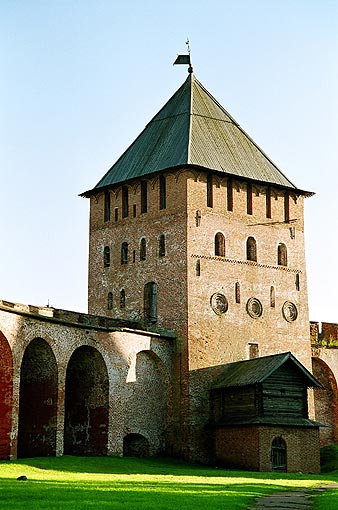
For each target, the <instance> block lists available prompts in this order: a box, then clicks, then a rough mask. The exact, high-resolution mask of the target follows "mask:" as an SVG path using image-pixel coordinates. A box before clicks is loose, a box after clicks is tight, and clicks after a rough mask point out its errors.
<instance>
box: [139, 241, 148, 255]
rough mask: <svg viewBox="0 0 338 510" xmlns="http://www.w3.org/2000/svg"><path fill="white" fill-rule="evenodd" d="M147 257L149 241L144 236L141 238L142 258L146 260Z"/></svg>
mask: <svg viewBox="0 0 338 510" xmlns="http://www.w3.org/2000/svg"><path fill="white" fill-rule="evenodd" d="M146 257H147V241H146V240H145V238H144V237H142V239H141V243H140V260H146Z"/></svg>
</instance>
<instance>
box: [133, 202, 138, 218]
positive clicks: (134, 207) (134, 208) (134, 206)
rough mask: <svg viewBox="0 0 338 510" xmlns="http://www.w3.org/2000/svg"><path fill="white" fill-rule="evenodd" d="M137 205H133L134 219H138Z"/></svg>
mask: <svg viewBox="0 0 338 510" xmlns="http://www.w3.org/2000/svg"><path fill="white" fill-rule="evenodd" d="M136 211H137V209H136V204H133V218H136Z"/></svg>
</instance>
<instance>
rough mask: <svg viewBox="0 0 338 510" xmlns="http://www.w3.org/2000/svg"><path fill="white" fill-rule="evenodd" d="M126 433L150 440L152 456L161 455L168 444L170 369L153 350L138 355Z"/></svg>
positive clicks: (128, 396)
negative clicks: (168, 370) (168, 369)
mask: <svg viewBox="0 0 338 510" xmlns="http://www.w3.org/2000/svg"><path fill="white" fill-rule="evenodd" d="M126 404H127V408H126V413H125V424H126V432H127V433H134V434H139V435H142V436H144V437H146V438H147V440H148V441H149V454H150V455H154V454H160V453H161V452H163V451H164V450H165V448H166V446H167V444H168V439H169V438H168V437H167V436H166V431H167V429H168V422H169V421H170V409H171V395H170V384H169V376H168V372H167V369H166V367H165V365H164V363H163V361H162V360H161V359H160V358H159V357H158V356H157V355H156V354H155V353H154V352H152V351H148V350H144V351H139V352H138V353H137V355H136V371H135V379H134V381H132V382H130V383H129V384H128V387H127V399H126Z"/></svg>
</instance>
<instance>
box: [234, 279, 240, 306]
mask: <svg viewBox="0 0 338 510" xmlns="http://www.w3.org/2000/svg"><path fill="white" fill-rule="evenodd" d="M235 301H236V303H240V302H241V286H240V284H239V282H236V283H235Z"/></svg>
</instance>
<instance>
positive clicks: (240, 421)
mask: <svg viewBox="0 0 338 510" xmlns="http://www.w3.org/2000/svg"><path fill="white" fill-rule="evenodd" d="M233 425H236V426H238V425H283V426H288V427H327V425H325V423H321V422H318V421H314V420H310V419H309V418H290V417H285V416H276V417H271V416H270V417H265V416H256V417H253V418H227V417H226V416H225V417H224V419H223V420H220V421H219V422H217V423H216V424H215V426H216V427H222V426H228V427H229V426H233Z"/></svg>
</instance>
